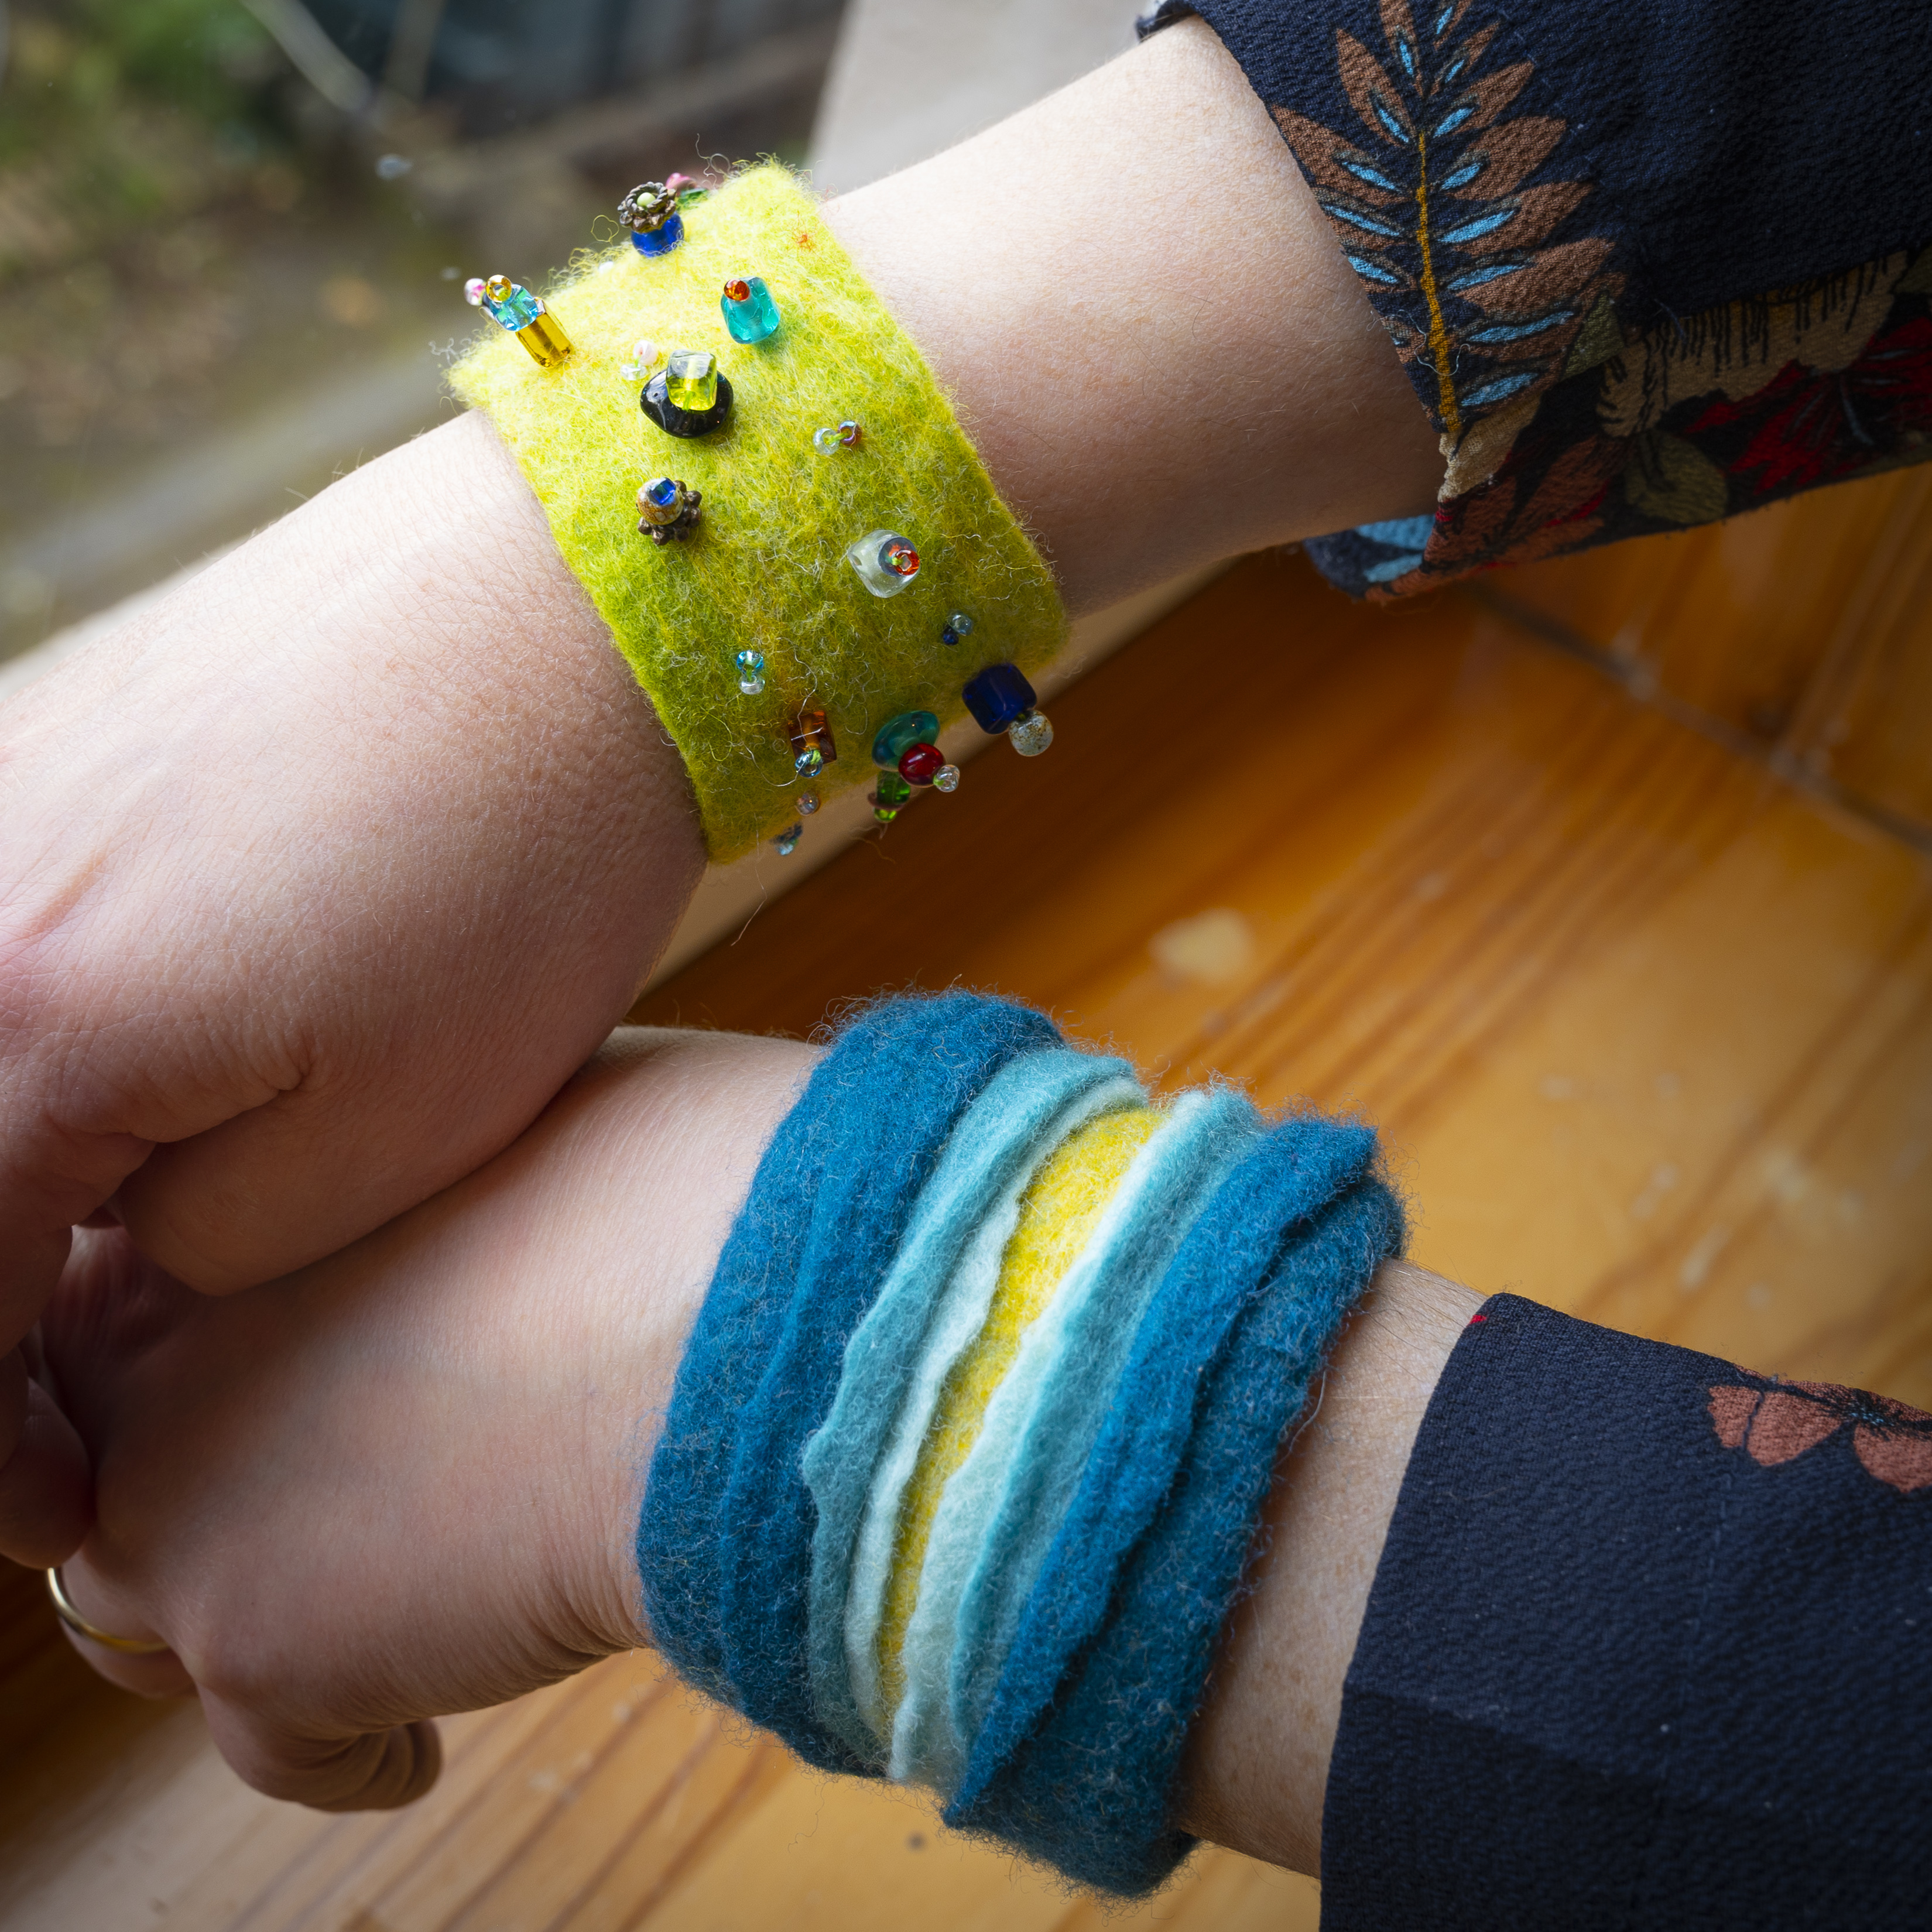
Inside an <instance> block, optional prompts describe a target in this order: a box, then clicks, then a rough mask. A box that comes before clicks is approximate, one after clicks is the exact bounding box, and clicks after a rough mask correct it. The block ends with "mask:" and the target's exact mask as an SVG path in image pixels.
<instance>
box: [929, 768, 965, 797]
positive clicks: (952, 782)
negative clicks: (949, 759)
mask: <svg viewBox="0 0 1932 1932" xmlns="http://www.w3.org/2000/svg"><path fill="white" fill-rule="evenodd" d="M932 788H933V790H935V791H957V790H959V766H957V765H941V766H940V768H939V769H938V771H936V772H934V773H933V775H932Z"/></svg>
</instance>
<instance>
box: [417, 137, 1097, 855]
mask: <svg viewBox="0 0 1932 1932" xmlns="http://www.w3.org/2000/svg"><path fill="white" fill-rule="evenodd" d="M752 275H757V276H758V277H760V278H762V279H763V282H764V284H765V285H766V288H767V289H768V290H769V293H770V294H771V296H772V299H773V300H774V301H775V302H776V304H777V305H778V311H779V314H780V316H781V323H780V326H779V327H778V330H777V332H775V334H773V335H771V336H769V337H768V338H766V340H765V341H761V342H757V343H751V344H740V343H737V342H735V341H733V340H732V338H731V337H730V334H729V332H727V329H726V327H725V324H724V316H723V314H722V312H721V307H720V298H721V291H722V290H723V287H724V284H725V282H726V281H727V280H734V279H738V278H748V277H750V276H752ZM544 296H545V300H546V302H547V305H548V308H549V312H550V315H551V316H553V317H554V318H555V319H556V321H558V322H559V323H561V324H562V327H563V329H564V330H565V332H566V333H567V334H568V336H569V338H570V340H571V344H572V345H573V347H572V349H571V353H570V354H569V355H568V356H566V357H565V358H564V359H563V360H562V362H559V363H558V364H557V365H556V366H555V367H553V368H542V367H539V366H538V365H537V364H536V363H535V362H533V361H532V359H531V357H530V356H529V355H528V354H526V353H525V350H524V349H523V347H522V345H521V344H518V343H517V342H514V341H511V339H510V338H509V337H508V335H507V334H506V333H505V332H504V331H503V330H501V329H491V330H490V331H489V332H487V334H486V335H484V337H483V338H481V340H480V341H478V343H477V344H476V345H475V347H473V348H472V350H470V351H469V353H467V354H466V356H464V357H463V359H462V360H461V361H460V362H458V364H457V365H456V366H455V369H454V371H452V376H451V386H452V388H453V389H455V392H456V394H457V395H458V397H460V398H461V399H462V400H463V401H465V402H466V403H468V404H470V405H471V406H472V407H475V408H478V409H481V410H484V411H485V412H486V413H487V414H488V415H489V416H490V419H491V421H492V422H493V423H494V424H495V425H496V428H497V431H498V432H499V434H501V435H502V437H503V440H505V443H508V446H509V447H510V449H511V451H512V452H513V453H514V455H515V457H516V459H517V463H519V465H520V466H521V468H522V469H523V474H524V475H525V476H526V478H528V480H529V484H530V485H531V487H532V489H533V490H535V493H536V495H537V497H538V500H539V502H541V504H542V505H543V507H544V513H545V514H546V515H547V517H548V518H549V520H550V529H551V531H552V533H553V535H554V536H555V538H556V544H557V547H558V548H559V550H560V551H561V552H562V556H563V559H564V561H565V563H566V564H568V566H569V568H570V569H571V571H572V573H573V574H574V575H575V576H576V577H577V579H578V580H579V581H580V583H582V584H583V587H584V589H585V590H586V592H588V594H589V597H590V599H591V601H592V603H593V604H595V607H596V608H597V610H598V614H599V615H600V616H601V617H602V618H603V619H604V622H606V623H607V625H609V626H610V631H611V634H612V635H613V637H614V638H615V639H616V643H617V646H618V648H619V649H620V650H621V651H622V652H623V653H624V655H625V658H628V661H630V663H631V666H632V667H633V668H634V670H635V671H636V673H637V679H638V682H640V684H641V685H643V688H644V689H645V691H646V692H647V693H648V694H649V697H650V699H651V701H652V704H653V705H654V706H655V707H656V709H657V712H658V717H659V718H661V720H662V721H663V723H664V726H665V728H666V729H667V730H668V731H669V732H670V735H671V736H672V737H673V739H675V740H676V744H677V747H678V749H679V751H680V752H681V753H682V755H683V757H684V761H685V766H686V768H687V769H688V771H689V772H690V774H691V784H692V787H693V789H694V791H695V793H696V794H697V805H698V810H699V813H700V817H701V818H702V820H703V828H704V835H705V841H706V847H707V849H708V850H709V855H710V856H711V857H712V859H714V860H718V861H721V860H726V859H733V858H736V857H737V856H739V855H740V854H742V853H745V852H746V851H748V850H750V849H751V847H753V846H754V845H755V844H757V841H759V840H760V838H766V837H769V836H771V835H772V834H773V833H775V832H778V831H779V830H781V829H782V828H783V827H784V826H786V825H787V824H789V823H790V822H791V820H792V819H793V815H794V814H795V812H796V799H797V796H798V794H799V791H800V790H801V789H802V783H803V781H801V780H800V778H799V775H798V774H797V772H796V770H795V769H794V763H793V745H792V743H791V736H792V732H793V726H794V724H795V722H796V720H797V718H798V717H799V713H800V712H803V711H809V710H822V711H823V712H824V713H825V714H826V720H827V722H828V723H829V726H830V727H831V732H832V739H833V745H834V748H835V751H836V754H837V755H836V757H835V760H834V761H832V762H830V763H827V764H826V766H825V767H824V768H823V770H822V771H821V772H819V773H818V774H817V775H815V776H814V778H812V779H811V781H810V782H811V788H812V789H814V790H816V791H817V792H818V793H821V794H823V795H826V796H829V795H831V794H832V793H836V792H838V791H840V790H844V789H846V788H847V787H850V786H852V785H854V784H859V783H862V782H869V781H871V778H872V777H873V775H874V766H873V764H872V761H871V744H872V739H873V736H874V733H875V732H876V731H877V730H878V728H879V727H880V725H881V724H883V723H884V722H885V721H886V720H887V719H888V718H892V717H893V716H895V715H897V714H898V713H900V712H907V711H930V712H933V713H934V714H935V715H936V716H937V717H938V718H939V720H940V721H941V724H942V725H944V724H947V723H950V722H951V721H953V720H954V719H955V718H958V717H959V716H960V715H962V713H963V711H964V708H965V707H964V706H963V704H962V700H961V695H960V694H961V689H962V686H963V685H965V682H967V680H968V679H969V678H971V676H973V675H974V673H976V672H977V671H978V670H981V669H982V668H983V667H985V666H986V665H988V664H996V663H1002V662H1004V663H1010V664H1016V665H1017V666H1018V667H1019V668H1020V669H1021V670H1022V671H1025V670H1034V669H1037V668H1038V667H1040V665H1041V664H1044V663H1045V662H1046V661H1047V660H1049V658H1051V657H1052V655H1054V653H1055V652H1056V651H1057V650H1058V648H1059V647H1060V645H1061V642H1062V641H1063V640H1064V635H1065V631H1066V617H1065V613H1064V611H1063V610H1062V609H1061V604H1060V599H1059V596H1058V592H1056V590H1055V587H1054V583H1053V580H1052V576H1051V574H1049V571H1048V570H1047V568H1046V565H1045V563H1044V562H1043V561H1042V559H1041V558H1040V553H1039V552H1038V551H1037V550H1036V549H1035V548H1034V545H1033V544H1032V542H1031V540H1030V539H1029V538H1028V535H1027V534H1026V532H1025V530H1024V529H1022V527H1021V526H1020V524H1019V522H1018V520H1016V518H1015V517H1014V516H1013V514H1012V512H1011V511H1009V510H1008V509H1007V508H1006V506H1005V505H1004V504H1003V503H1002V502H1001V501H1000V499H999V496H998V493H997V492H996V491H995V490H994V487H993V485H992V480H991V479H990V478H989V476H988V475H987V474H986V468H985V466H984V465H983V463H981V462H980V459H979V458H978V456H977V455H976V454H975V452H974V449H973V446H972V445H971V443H969V442H968V440H967V438H966V435H965V432H964V431H962V429H961V428H960V426H959V422H958V421H957V419H956V418H955V416H954V415H953V410H952V408H951V407H950V404H949V403H948V402H947V398H946V396H945V394H944V392H943V391H942V390H941V388H940V386H939V385H938V382H937V381H936V380H935V378H934V377H933V374H932V371H930V370H929V368H927V367H926V362H925V361H924V359H923V358H922V356H920V354H919V350H917V348H916V347H915V346H914V345H913V342H912V340H911V338H910V337H909V336H907V334H906V333H905V332H904V329H901V327H900V326H898V323H896V322H895V321H894V320H893V319H892V315H891V314H890V313H889V311H887V309H886V307H885V305H883V303H882V302H880V300H879V299H878V297H877V296H876V295H874V293H873V292H872V290H871V287H869V286H868V284H867V283H866V281H865V278H864V277H863V276H862V275H860V274H859V271H858V269H856V267H854V266H853V263H852V261H851V259H850V257H849V256H847V254H846V253H845V251H844V249H843V248H841V247H840V246H839V245H838V242H837V241H836V240H835V239H834V237H833V236H832V233H831V231H830V229H828V228H827V227H826V225H825V223H824V221H823V219H822V218H821V217H820V214H819V211H818V207H817V202H815V201H814V199H812V197H811V196H810V195H809V194H808V193H805V191H804V190H803V189H802V188H801V187H799V184H798V183H797V182H796V181H795V180H794V179H793V178H792V176H791V175H790V174H789V173H788V172H787V171H786V170H785V169H783V168H781V167H779V166H776V165H775V164H769V163H768V164H765V165H762V166H757V167H754V168H751V169H747V170H746V171H745V172H742V173H741V174H739V175H736V177H735V178H733V179H732V180H731V181H729V182H728V183H727V184H725V186H724V187H723V188H721V190H718V192H716V193H713V194H711V195H709V196H706V198H705V199H703V202H701V203H699V204H697V205H696V206H694V207H693V208H691V210H690V211H689V213H688V216H687V217H686V219H685V239H684V240H683V242H682V245H679V247H677V248H675V249H673V251H670V253H669V254H664V255H661V256H656V257H643V256H641V255H640V254H638V253H637V251H635V250H634V249H633V248H631V247H629V246H628V245H619V246H618V247H617V248H615V249H613V250H609V251H603V252H601V253H598V252H586V253H584V254H581V255H580V257H578V258H577V260H576V261H574V263H572V265H571V268H570V269H569V270H568V272H565V274H564V275H562V276H560V277H559V278H558V279H557V280H556V283H555V284H554V285H553V287H551V288H550V289H549V290H546V291H545V292H544ZM643 338H648V339H649V341H651V342H652V343H654V344H657V345H658V346H659V347H661V348H662V349H664V350H679V349H694V350H710V351H712V353H713V354H715V356H716V357H717V359H718V366H719V368H720V369H721V371H722V373H723V374H724V377H725V378H726V379H727V381H728V382H729V383H730V387H731V390H732V392H733V405H732V407H731V410H730V414H729V416H728V417H727V419H726V420H725V421H724V423H723V424H722V425H721V427H719V428H718V429H716V430H715V431H712V433H711V434H708V435H706V436H703V437H689V438H686V437H672V436H670V435H669V434H667V433H666V432H664V431H663V430H661V429H660V428H658V427H657V426H656V425H655V423H653V422H652V421H651V420H650V419H649V417H647V416H646V415H645V414H644V413H643V410H641V409H640V406H639V392H640V389H641V387H642V381H641V379H639V378H627V377H625V375H624V374H622V369H623V368H624V365H626V364H627V363H628V362H631V357H632V353H633V350H634V345H635V344H637V342H638V341H640V339H643ZM843 422H856V423H857V424H859V425H860V428H861V430H862V437H861V439H860V440H859V442H858V443H856V445H854V446H842V445H841V446H839V447H838V448H836V449H834V450H832V451H831V452H829V453H821V452H820V451H819V450H818V449H816V448H815V447H814V444H813V441H812V436H813V432H814V431H815V430H817V429H819V428H822V427H825V426H827V425H836V424H839V423H843ZM663 475H668V476H671V477H673V478H676V479H677V480H678V481H681V482H682V483H685V484H688V486H689V487H691V489H693V490H697V491H698V492H699V493H700V495H701V496H702V499H703V502H702V512H701V517H700V521H699V523H698V524H697V526H696V527H695V529H694V530H693V531H692V532H691V535H690V537H689V539H688V541H679V542H676V543H667V544H663V545H661V546H659V545H657V544H653V543H652V542H651V541H649V539H648V538H646V537H645V536H643V535H640V533H639V532H638V529H637V521H638V513H637V500H636V499H637V491H638V489H639V487H640V485H642V484H644V483H645V482H646V481H649V480H650V479H652V478H655V477H658V476H663ZM874 530H889V531H892V532H896V533H898V534H900V535H904V537H906V538H907V539H908V540H909V541H910V542H911V543H912V544H913V546H914V547H915V548H916V550H917V551H918V553H919V571H918V574H917V575H916V577H915V578H914V579H913V580H912V581H911V582H910V583H909V584H908V585H907V587H906V588H905V589H904V591H903V592H901V593H900V594H899V595H895V596H892V597H889V598H880V597H877V596H874V595H873V594H872V593H871V592H870V591H869V590H868V589H866V588H865V585H864V584H863V583H862V582H861V580H860V579H859V575H858V574H857V572H856V571H855V570H854V569H853V568H852V566H851V565H850V564H849V563H848V562H847V561H846V560H845V552H846V550H847V546H848V545H850V544H852V543H853V542H854V541H856V539H857V538H859V537H861V536H862V535H865V534H866V533H867V532H870V531H874ZM956 611H963V612H965V613H967V614H968V615H969V616H971V617H972V618H973V619H974V629H973V631H972V632H971V635H970V637H967V638H965V640H962V641H961V642H959V643H953V644H948V643H945V642H944V641H943V640H942V635H941V634H942V632H943V631H944V630H945V629H946V628H947V620H948V619H949V617H950V616H951V615H952V613H954V612H956ZM745 649H751V650H755V651H757V652H760V653H761V654H762V655H763V658H764V667H763V672H762V676H763V683H764V688H763V690H762V691H759V692H757V694H745V693H744V692H742V691H740V689H739V672H738V669H737V667H736V656H737V653H738V652H739V651H741V650H745Z"/></svg>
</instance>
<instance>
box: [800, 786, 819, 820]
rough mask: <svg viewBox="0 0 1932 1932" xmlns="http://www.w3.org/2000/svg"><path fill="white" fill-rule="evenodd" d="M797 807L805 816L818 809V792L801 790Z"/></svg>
mask: <svg viewBox="0 0 1932 1932" xmlns="http://www.w3.org/2000/svg"><path fill="white" fill-rule="evenodd" d="M798 808H799V811H802V812H803V813H804V814H805V817H808V818H809V817H811V814H813V813H814V811H817V809H818V794H817V793H816V792H815V791H802V792H800V793H799V795H798Z"/></svg>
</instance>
